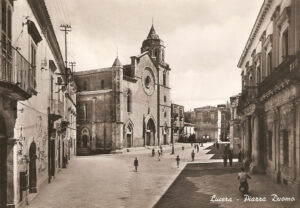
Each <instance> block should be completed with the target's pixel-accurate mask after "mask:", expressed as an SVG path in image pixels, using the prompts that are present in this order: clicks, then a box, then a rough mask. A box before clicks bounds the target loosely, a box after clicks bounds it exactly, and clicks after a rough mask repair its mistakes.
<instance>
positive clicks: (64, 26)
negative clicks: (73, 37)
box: [60, 24, 72, 68]
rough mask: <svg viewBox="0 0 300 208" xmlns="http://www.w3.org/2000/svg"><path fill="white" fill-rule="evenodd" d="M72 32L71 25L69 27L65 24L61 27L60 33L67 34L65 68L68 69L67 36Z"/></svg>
mask: <svg viewBox="0 0 300 208" xmlns="http://www.w3.org/2000/svg"><path fill="white" fill-rule="evenodd" d="M71 30H72V27H71V26H70V25H67V24H63V25H60V31H63V32H65V64H66V65H65V67H66V68H67V67H68V50H67V49H68V45H67V34H68V32H71Z"/></svg>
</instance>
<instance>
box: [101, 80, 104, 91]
mask: <svg viewBox="0 0 300 208" xmlns="http://www.w3.org/2000/svg"><path fill="white" fill-rule="evenodd" d="M101 89H104V80H101Z"/></svg>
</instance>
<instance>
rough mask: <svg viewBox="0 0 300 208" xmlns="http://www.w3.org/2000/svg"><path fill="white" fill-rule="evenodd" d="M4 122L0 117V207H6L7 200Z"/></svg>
mask: <svg viewBox="0 0 300 208" xmlns="http://www.w3.org/2000/svg"><path fill="white" fill-rule="evenodd" d="M5 128H6V126H5V122H4V119H3V117H2V116H0V207H6V199H7V195H6V192H7V173H6V171H7V168H6V162H7V160H6V159H7V137H6V130H5Z"/></svg>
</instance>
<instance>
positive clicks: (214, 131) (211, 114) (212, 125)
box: [194, 106, 218, 141]
mask: <svg viewBox="0 0 300 208" xmlns="http://www.w3.org/2000/svg"><path fill="white" fill-rule="evenodd" d="M194 112H195V116H196V118H195V121H196V124H195V132H196V141H208V140H210V141H217V140H218V109H217V107H214V106H205V107H201V108H195V109H194Z"/></svg>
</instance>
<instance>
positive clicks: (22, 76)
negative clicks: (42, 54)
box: [0, 44, 37, 100]
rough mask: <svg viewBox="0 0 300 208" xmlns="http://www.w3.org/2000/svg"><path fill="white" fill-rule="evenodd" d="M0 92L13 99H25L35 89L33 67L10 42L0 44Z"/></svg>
mask: <svg viewBox="0 0 300 208" xmlns="http://www.w3.org/2000/svg"><path fill="white" fill-rule="evenodd" d="M1 46H2V47H1V49H0V50H1V51H0V53H1V58H0V63H1V69H0V94H3V95H6V96H7V97H10V98H12V99H14V100H27V99H29V98H30V97H32V95H36V94H37V92H36V91H35V89H34V88H35V69H34V68H33V67H32V66H31V64H30V63H29V62H28V61H27V60H26V59H25V58H24V57H23V56H22V55H21V54H20V52H19V51H18V50H16V49H15V48H14V47H12V46H11V45H10V44H5V46H3V44H1Z"/></svg>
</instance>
